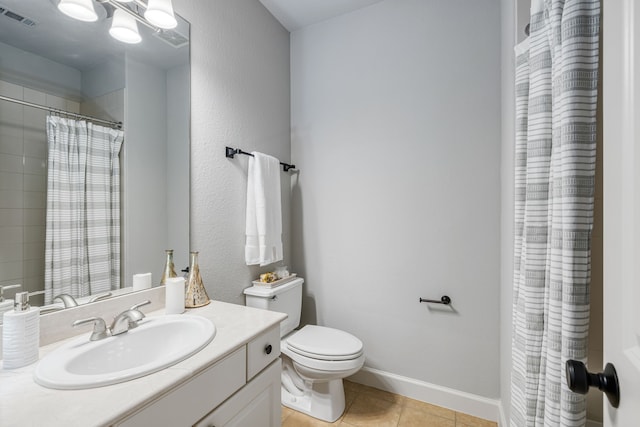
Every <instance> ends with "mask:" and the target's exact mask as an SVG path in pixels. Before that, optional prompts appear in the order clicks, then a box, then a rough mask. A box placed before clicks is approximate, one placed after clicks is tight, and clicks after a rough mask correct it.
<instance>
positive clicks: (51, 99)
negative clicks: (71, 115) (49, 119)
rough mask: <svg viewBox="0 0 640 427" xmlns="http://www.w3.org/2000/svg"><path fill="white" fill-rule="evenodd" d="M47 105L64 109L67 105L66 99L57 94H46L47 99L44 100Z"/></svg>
mask: <svg viewBox="0 0 640 427" xmlns="http://www.w3.org/2000/svg"><path fill="white" fill-rule="evenodd" d="M45 104H46V106H47V107H53V108H58V109H60V110H64V109H65V108H66V107H67V101H66V100H65V99H64V98H60V97H59V96H55V95H49V94H47V100H46V102H45Z"/></svg>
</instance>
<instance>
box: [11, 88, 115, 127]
mask: <svg viewBox="0 0 640 427" xmlns="http://www.w3.org/2000/svg"><path fill="white" fill-rule="evenodd" d="M0 100H1V101H8V102H13V103H16V104H20V105H24V106H26V107H33V108H38V109H40V110H46V111H49V112H51V113H56V114H61V115H63V116H72V117H75V118H78V119H85V120H90V121H92V122H97V123H104V124H106V125H108V126H111V127H113V128H116V129H122V122H112V121H109V120H103V119H99V118H97V117H93V116H87V115H86V114H79V113H72V112H71V111H65V110H60V109H58V108H53V107H46V106H44V105H40V104H34V103H33V102H27V101H21V100H19V99H15V98H10V97H8V96H2V95H0Z"/></svg>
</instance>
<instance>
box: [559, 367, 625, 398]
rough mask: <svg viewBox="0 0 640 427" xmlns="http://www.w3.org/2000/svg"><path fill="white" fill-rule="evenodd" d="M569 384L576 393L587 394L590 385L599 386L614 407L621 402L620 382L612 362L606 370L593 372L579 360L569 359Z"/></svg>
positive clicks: (567, 368)
mask: <svg viewBox="0 0 640 427" xmlns="http://www.w3.org/2000/svg"><path fill="white" fill-rule="evenodd" d="M566 371H567V385H568V386H569V389H570V390H571V391H573V392H574V393H580V394H587V392H588V391H589V387H598V390H600V391H603V392H604V394H606V395H607V398H608V399H609V403H611V406H613V407H614V408H617V407H618V405H619V404H620V384H619V383H618V374H617V373H616V368H614V366H613V365H612V364H611V363H607V366H605V367H604V372H601V373H599V374H592V373H591V372H589V371H587V367H586V366H584V363H582V362H579V361H577V360H567V364H566Z"/></svg>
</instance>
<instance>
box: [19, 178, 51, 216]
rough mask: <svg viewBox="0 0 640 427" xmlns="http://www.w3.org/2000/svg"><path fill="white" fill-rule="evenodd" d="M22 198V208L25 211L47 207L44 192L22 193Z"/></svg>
mask: <svg viewBox="0 0 640 427" xmlns="http://www.w3.org/2000/svg"><path fill="white" fill-rule="evenodd" d="M25 176H26V175H25ZM23 197H24V202H23V205H22V207H24V208H25V209H45V208H46V207H47V193H45V192H44V191H24V192H23Z"/></svg>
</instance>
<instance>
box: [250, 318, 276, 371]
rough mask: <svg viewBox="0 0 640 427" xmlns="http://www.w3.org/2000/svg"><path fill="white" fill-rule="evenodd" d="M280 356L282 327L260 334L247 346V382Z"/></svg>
mask: <svg viewBox="0 0 640 427" xmlns="http://www.w3.org/2000/svg"><path fill="white" fill-rule="evenodd" d="M278 356H280V325H279V324H278V325H276V326H274V327H273V328H271V329H269V330H268V331H266V332H264V333H262V334H260V335H259V336H258V337H256V338H254V339H253V340H252V341H251V342H249V344H247V381H249V380H251V378H253V377H254V376H255V375H256V374H257V373H259V372H260V371H262V370H263V369H264V368H265V367H266V366H267V365H268V364H269V363H271V362H273V361H274V360H276V359H277V358H278Z"/></svg>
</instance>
